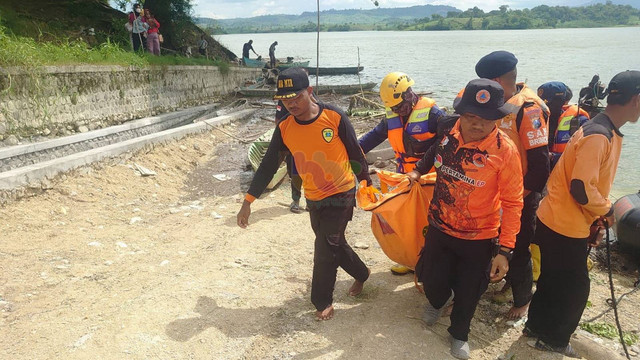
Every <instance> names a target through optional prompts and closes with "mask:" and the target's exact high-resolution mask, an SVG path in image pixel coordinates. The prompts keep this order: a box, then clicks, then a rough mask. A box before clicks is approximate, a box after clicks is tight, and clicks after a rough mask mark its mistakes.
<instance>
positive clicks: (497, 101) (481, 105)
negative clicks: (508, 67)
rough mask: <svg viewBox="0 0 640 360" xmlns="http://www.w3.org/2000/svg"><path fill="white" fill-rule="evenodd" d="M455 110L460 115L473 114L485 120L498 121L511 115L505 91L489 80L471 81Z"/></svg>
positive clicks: (455, 105)
mask: <svg viewBox="0 0 640 360" xmlns="http://www.w3.org/2000/svg"><path fill="white" fill-rule="evenodd" d="M454 109H455V110H456V113H458V114H461V115H462V114H466V113H471V114H474V115H477V116H479V117H481V118H483V119H485V120H498V119H502V118H503V117H505V116H507V114H509V111H508V110H507V109H506V106H505V104H504V89H502V86H500V84H498V83H497V82H495V81H493V80H489V79H475V80H471V81H469V83H468V84H467V86H466V87H465V88H464V94H462V98H461V99H460V101H459V102H458V103H457V104H454Z"/></svg>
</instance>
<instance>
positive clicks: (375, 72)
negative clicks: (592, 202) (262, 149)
mask: <svg viewBox="0 0 640 360" xmlns="http://www.w3.org/2000/svg"><path fill="white" fill-rule="evenodd" d="M216 38H217V39H218V40H219V41H220V42H221V43H222V44H224V45H225V46H227V47H228V48H229V49H230V50H231V51H233V52H234V53H236V54H238V55H240V54H241V53H242V44H243V43H245V42H247V41H248V40H249V39H253V46H254V48H255V49H256V52H257V53H258V54H261V55H263V56H266V55H267V54H268V51H267V50H268V48H269V45H270V44H271V43H272V42H273V41H276V40H277V41H278V44H279V45H278V48H277V49H276V56H277V57H279V58H284V57H286V56H294V57H298V58H304V59H308V60H310V65H315V63H316V40H315V39H316V34H315V33H284V34H236V35H221V36H216ZM358 48H359V54H360V64H361V65H362V66H364V71H363V72H362V73H361V75H360V76H361V81H362V82H376V83H379V82H380V81H381V80H382V78H383V77H384V75H385V74H387V73H388V72H391V71H404V72H406V73H408V74H409V75H410V76H412V77H413V78H414V80H415V81H416V85H415V86H414V87H415V89H416V90H418V91H432V92H433V93H434V94H433V96H432V97H433V98H434V99H435V100H436V101H437V102H438V104H439V105H441V106H447V107H451V104H452V102H453V99H454V98H455V95H456V94H457V93H458V91H459V90H460V89H461V88H463V87H464V86H465V85H466V83H467V82H468V81H469V80H471V79H473V78H475V77H476V74H475V71H474V67H475V64H476V62H477V61H478V59H480V58H481V57H482V56H483V55H486V54H487V53H489V52H491V51H494V50H507V51H511V52H513V53H514V54H515V55H516V56H517V57H518V60H519V63H518V81H526V82H527V84H528V85H529V86H530V87H533V88H537V87H538V86H539V85H540V84H543V83H545V82H547V81H552V80H559V81H563V82H564V83H566V84H567V85H569V87H571V89H572V90H573V92H574V94H577V93H578V91H579V90H580V88H581V87H583V86H586V85H587V84H588V83H589V81H590V80H591V77H592V76H593V75H594V74H599V75H600V78H601V79H602V81H603V82H604V83H607V82H608V81H609V79H611V77H613V75H615V74H616V73H618V72H620V71H624V70H628V69H635V70H640V27H635V28H604V29H546V30H493V31H441V32H436V31H430V32H421V31H416V32H397V31H387V32H375V31H363V32H331V33H321V34H320V66H356V65H357V64H358ZM357 82H358V77H357V76H355V75H348V76H331V77H321V78H320V83H321V84H322V83H324V84H348V83H357ZM312 83H315V81H312ZM574 100H575V98H574ZM621 131H622V133H624V134H625V138H624V145H623V148H622V158H621V159H620V165H619V168H618V174H617V175H616V181H615V184H614V190H613V195H614V196H621V195H623V194H628V193H632V192H636V191H638V190H639V189H640V169H639V167H638V164H640V124H627V125H626V126H624V127H623V128H622V129H621Z"/></svg>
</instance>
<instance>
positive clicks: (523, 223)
mask: <svg viewBox="0 0 640 360" xmlns="http://www.w3.org/2000/svg"><path fill="white" fill-rule="evenodd" d="M540 198H541V195H540V193H537V192H532V193H530V194H529V195H527V197H525V198H524V206H523V208H522V215H521V216H520V232H519V233H518V235H517V236H516V247H515V249H514V250H513V258H512V259H511V261H510V262H509V272H508V273H507V277H506V278H507V281H509V282H510V283H511V289H512V291H513V306H515V307H522V306H525V305H527V304H528V303H529V301H531V289H532V287H533V269H532V266H531V251H529V245H531V242H532V241H533V238H534V236H535V231H536V211H537V210H538V205H539V204H540Z"/></svg>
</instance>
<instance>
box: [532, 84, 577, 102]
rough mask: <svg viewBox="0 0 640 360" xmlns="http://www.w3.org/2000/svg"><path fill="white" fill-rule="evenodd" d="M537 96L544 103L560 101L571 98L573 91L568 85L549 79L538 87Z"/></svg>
mask: <svg viewBox="0 0 640 360" xmlns="http://www.w3.org/2000/svg"><path fill="white" fill-rule="evenodd" d="M538 96H539V97H540V98H541V99H542V100H544V101H545V102H546V103H550V102H554V101H560V102H563V103H564V102H565V101H569V100H571V98H572V97H573V92H571V89H569V87H568V86H567V85H566V84H565V83H563V82H560V81H549V82H546V83H544V84H542V85H540V87H539V88H538Z"/></svg>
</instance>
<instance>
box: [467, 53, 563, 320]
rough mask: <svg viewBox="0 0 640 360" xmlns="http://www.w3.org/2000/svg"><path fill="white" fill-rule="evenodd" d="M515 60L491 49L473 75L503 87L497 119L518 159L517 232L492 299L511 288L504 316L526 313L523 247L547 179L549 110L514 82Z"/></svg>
mask: <svg viewBox="0 0 640 360" xmlns="http://www.w3.org/2000/svg"><path fill="white" fill-rule="evenodd" d="M517 64H518V59H517V58H516V57H515V55H513V54H512V53H510V52H508V51H494V52H492V53H490V54H487V55H485V56H484V57H482V58H481V59H480V60H479V61H478V63H477V64H476V73H477V74H478V76H479V77H481V78H485V79H492V80H495V81H497V82H498V83H500V85H502V87H503V88H504V95H505V96H504V100H505V103H506V106H507V109H508V112H509V114H508V115H507V116H505V117H504V118H502V119H500V121H498V127H499V128H500V129H501V130H503V131H504V132H505V133H506V134H507V135H508V136H509V138H511V140H512V141H513V142H514V143H515V144H516V147H517V148H518V152H519V153H520V160H521V161H522V176H523V183H524V207H523V209H522V216H521V219H520V233H518V240H517V241H516V248H515V250H514V254H513V259H512V260H511V262H510V263H509V267H510V270H509V273H508V274H507V277H506V280H507V283H506V284H505V286H504V287H503V289H502V291H501V292H500V293H498V294H496V296H494V300H496V301H502V300H503V299H504V297H505V296H504V293H505V292H506V291H507V290H508V289H509V288H511V289H512V292H513V306H512V307H511V309H510V310H509V312H508V313H507V318H509V319H516V318H520V317H522V316H524V314H526V313H527V308H528V306H529V302H530V301H531V291H532V287H533V275H532V266H531V253H530V251H529V245H530V244H531V240H532V239H533V234H534V232H535V221H536V209H537V208H538V204H539V202H540V198H541V197H542V195H541V193H542V190H543V189H544V186H545V184H546V182H547V178H548V177H549V172H550V170H549V148H548V142H549V138H548V137H549V128H548V124H547V121H548V118H549V109H548V107H547V105H545V103H544V101H542V99H540V97H538V95H537V94H536V93H535V91H533V90H531V89H530V88H528V87H527V86H526V85H525V84H524V83H516V78H517V75H518V70H517V67H516V65H517Z"/></svg>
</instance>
